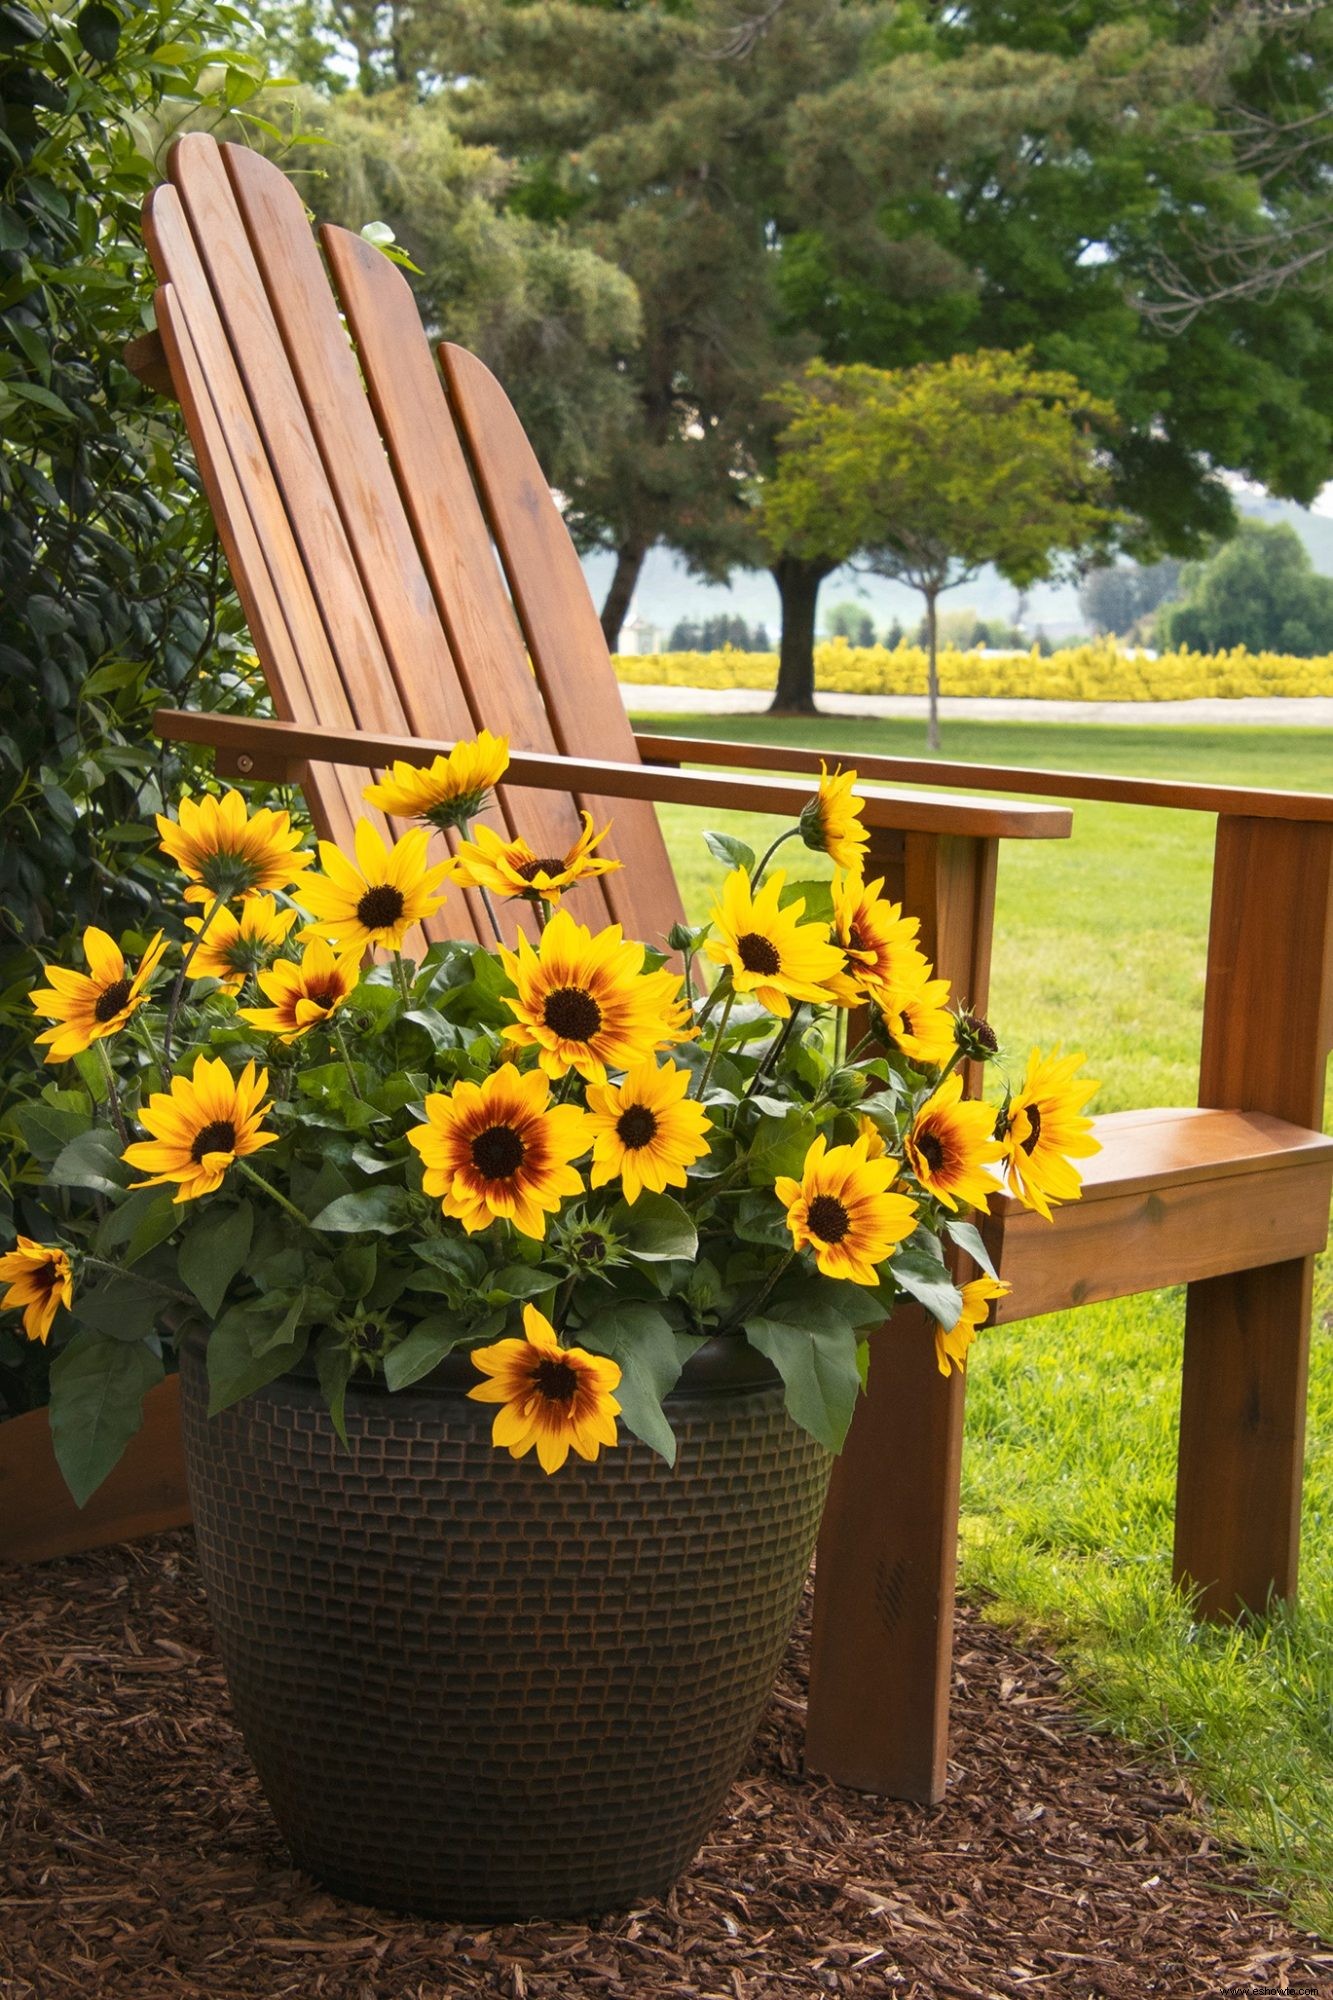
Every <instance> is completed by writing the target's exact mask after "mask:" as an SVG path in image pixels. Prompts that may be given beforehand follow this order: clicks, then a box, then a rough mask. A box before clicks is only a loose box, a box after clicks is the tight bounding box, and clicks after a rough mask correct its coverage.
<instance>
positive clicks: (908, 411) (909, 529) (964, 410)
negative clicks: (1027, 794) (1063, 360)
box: [759, 349, 1119, 749]
mask: <svg viewBox="0 0 1333 2000" xmlns="http://www.w3.org/2000/svg"><path fill="white" fill-rule="evenodd" d="M777 400H778V402H779V403H780V405H781V406H782V408H783V409H784V410H785V411H786V412H787V414H788V422H787V424H786V427H785V428H784V430H783V431H782V434H781V437H780V440H779V456H778V464H777V470H776V472H775V473H774V475H773V477H772V478H771V479H769V480H768V481H766V482H765V484H764V486H763V488H762V490H761V493H760V500H759V513H760V521H761V532H762V534H763V536H764V538H765V540H766V541H767V542H768V544H769V546H770V548H771V549H772V550H773V551H774V552H775V553H777V554H793V555H798V556H815V557H820V556H822V557H825V558H827V559H829V560H831V561H834V562H845V561H846V560H847V559H848V558H849V557H852V556H858V555H859V556H860V557H861V559H862V561H863V562H864V564H865V566H866V567H867V568H868V569H870V570H872V571H874V572H875V573H876V574H878V575H880V576H886V577H890V578H892V579H894V580H895V581H897V582H901V583H910V584H911V585H913V586H914V588H916V589H917V590H919V591H920V592H921V593H922V595H923V596H924V598H925V600H926V619H927V626H928V634H929V637H928V646H929V686H930V744H931V748H932V749H934V748H938V744H939V724H938V712H937V704H938V695H939V687H938V680H937V676H936V664H935V642H936V631H935V607H936V600H937V599H938V597H939V595H940V593H941V591H945V590H952V589H953V588H955V587H956V586H957V585H958V584H960V583H966V582H967V581H969V579H971V578H972V577H975V576H976V574H977V572H978V570H980V569H982V568H983V567H984V566H985V565H986V564H987V563H993V564H994V565H995V567H996V568H997V569H998V570H999V571H1000V573H1001V574H1002V575H1003V576H1005V577H1007V578H1008V580H1009V581H1010V582H1011V583H1013V584H1016V585H1018V586H1019V587H1020V588H1022V587H1023V586H1025V585H1027V584H1031V583H1035V582H1037V581H1038V580H1039V579H1040V578H1043V577H1048V576H1050V575H1052V574H1053V573H1054V571H1055V569H1056V567H1057V564H1058V561H1059V558H1060V556H1061V554H1062V553H1063V554H1066V555H1069V556H1071V557H1074V556H1079V555H1083V554H1086V553H1087V552H1089V551H1091V550H1096V549H1098V548H1104V547H1105V546H1106V545H1107V543H1108V542H1109V540H1110V539H1111V537H1112V535H1113V534H1114V532H1115V530H1116V528H1117V527H1118V525H1119V516H1118V515H1117V513H1116V511H1115V509H1114V507H1113V506H1112V505H1111V499H1112V480H1111V477H1110V475H1109V473H1108V471H1107V470H1106V468H1105V466H1104V465H1103V463H1102V462H1101V457H1100V454H1099V452H1098V449H1097V445H1096V440H1095V436H1094V431H1093V426H1094V425H1096V426H1098V427H1099V428H1103V429H1104V428H1105V427H1106V426H1107V424H1108V423H1109V421H1110V417H1111V413H1110V411H1109V410H1108V409H1107V408H1106V407H1105V405H1103V404H1100V403H1098V402H1097V401H1096V400H1095V399H1094V398H1093V397H1091V396H1089V395H1087V394H1086V393H1085V391H1083V390H1082V389H1081V388H1080V387H1079V385H1078V383H1077V382H1076V381H1075V380H1074V378H1073V376H1072V375H1068V374H1064V373H1061V372H1058V371H1053V370H1050V369H1038V368H1035V367H1033V366H1032V364H1031V360H1030V358H1029V357H1027V356H1025V355H1021V354H1004V353H996V352H992V351H990V350H986V349H983V350H982V351H980V352H979V353H976V354H971V355H955V356H954V358H953V359H952V360H951V361H947V362H923V363H921V364H919V365H918V366H917V367H915V368H908V369H897V370H885V369H876V368H868V367H865V366H853V367H847V368H832V367H829V366H828V364H827V363H824V362H813V363H812V364H811V365H810V367H809V368H808V369H807V370H806V373H805V376H804V378H803V379H802V380H801V381H800V382H799V383H796V384H793V385H791V386H790V387H789V388H787V389H785V390H783V391H782V392H781V393H780V394H779V396H778V398H777ZM801 692H802V691H801V690H800V689H793V690H792V691H791V693H790V694H789V693H788V691H787V690H785V689H784V687H783V685H782V681H781V678H780V679H779V686H778V695H777V701H776V703H775V706H786V705H787V702H788V701H789V700H790V699H791V698H792V696H795V698H796V701H795V705H800V695H801Z"/></svg>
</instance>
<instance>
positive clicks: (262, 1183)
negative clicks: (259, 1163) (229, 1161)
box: [236, 1160, 318, 1234]
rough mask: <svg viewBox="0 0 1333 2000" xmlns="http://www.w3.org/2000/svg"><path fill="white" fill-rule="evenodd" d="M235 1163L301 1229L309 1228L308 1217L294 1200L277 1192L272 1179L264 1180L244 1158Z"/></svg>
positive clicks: (314, 1232)
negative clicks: (297, 1223) (289, 1199)
mask: <svg viewBox="0 0 1333 2000" xmlns="http://www.w3.org/2000/svg"><path fill="white" fill-rule="evenodd" d="M236 1164H237V1166H238V1167H239V1168H240V1170H241V1172H242V1173H243V1174H244V1175H245V1178H246V1179H247V1180H248V1181H253V1182H254V1184H255V1186H256V1187H258V1188H262V1189H263V1190H264V1193H265V1194H266V1195H269V1196H271V1198H272V1199H273V1200H274V1201H276V1202H277V1204H278V1207H279V1208H281V1209H285V1211H286V1212H287V1214H288V1215H290V1216H292V1217H294V1219H295V1220H296V1221H297V1222H299V1223H300V1225H301V1227H302V1229H311V1222H310V1217H309V1216H308V1215H302V1213H301V1211H300V1209H299V1208H298V1207H297V1206H296V1204H295V1202H291V1201H288V1199H287V1197H286V1195H285V1194H279V1192H278V1190H277V1188H275V1187H274V1185H273V1183H272V1181H266V1180H265V1179H264V1176H263V1175H262V1174H259V1173H256V1172H255V1170H254V1168H253V1167H252V1166H249V1165H248V1164H247V1163H246V1161H244V1160H237V1162H236ZM317 1233H318V1232H317V1231H313V1230H312V1234H317Z"/></svg>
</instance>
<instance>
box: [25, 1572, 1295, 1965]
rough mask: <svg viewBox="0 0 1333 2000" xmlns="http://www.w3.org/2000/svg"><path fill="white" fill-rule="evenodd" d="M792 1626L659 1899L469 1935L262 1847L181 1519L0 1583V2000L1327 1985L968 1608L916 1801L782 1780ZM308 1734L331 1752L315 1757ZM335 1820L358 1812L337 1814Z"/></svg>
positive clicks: (1150, 1777)
mask: <svg viewBox="0 0 1333 2000" xmlns="http://www.w3.org/2000/svg"><path fill="white" fill-rule="evenodd" d="M805 1659H806V1649H805V1637H804V1630H803V1629H802V1630H800V1631H798V1633H797V1635H796V1637H795V1639H794V1640H793V1643H792V1646H791V1649H790V1652H789V1655H788V1658H787V1662H786V1666H785V1668H784V1671H783V1674H782V1678H781V1681H780V1683H779V1686H778V1689H777V1692H776V1693H775V1695H774V1698H773V1701H772V1703H771V1704H770V1706H769V1710H768V1713H767V1715H766V1717H765V1720H764V1724H763V1728H762V1731H761V1733H760V1736H759V1739H758V1741H757V1742H756V1744H755V1747H754V1750H753V1752H752V1754H751V1757H750V1760H749V1763H748V1765H747V1768H746V1770H745V1773H744V1775H743V1776H742V1777H741V1779H740V1781H739V1782H738V1783H737V1785H736V1787H735V1789H734V1791H733V1792H732V1794H731V1797H730V1799H729V1801H728V1808H727V1812H726V1815H725V1817H724V1818H723V1820H722V1821H721V1822H720V1824H719V1825H718V1827H717V1828H716V1830H715V1831H714V1833H713V1835H712V1837H711V1838H710V1839H709V1841H708V1842H707V1844H706V1845H705V1847H704V1848H703V1850H702V1852H701V1853H700V1854H699V1856H698V1858H697V1859H696V1861H695V1862H694V1865H693V1866H692V1868H691V1869H690V1870H689V1872H688V1873H687V1874H686V1876H685V1877H684V1878H683V1879H682V1881H681V1882H680V1884H679V1885H678V1887H677V1889H676V1890H675V1892H674V1893H673V1894H672V1896H671V1897H670V1898H669V1900H668V1901H667V1902H666V1903H664V1904H659V1903H653V1904H650V1905H648V1906H646V1907H644V1908H642V1909H638V1910H635V1911H632V1912H630V1913H628V1914H626V1915H624V1916H620V1917H616V1918H612V1919H607V1920H604V1921H603V1922H601V1923H599V1924H594V1925H592V1926H582V1925H571V1924H561V1925H547V1924H528V1925H515V1926H507V1927H505V1928H503V1929H494V1930H489V1931H468V1930H465V1929H461V1928H449V1927H445V1926H442V1925H437V1924H429V1923H424V1922H421V1921H418V1920H415V1919H411V1918H404V1917H396V1916H385V1915H381V1914H379V1913H377V1912H375V1911H371V1910H366V1909H362V1908H360V1907H357V1906H353V1905H350V1904H345V1903H339V1902H337V1901H335V1900H334V1898H333V1897H331V1896H329V1895H327V1894H325V1893H324V1892H323V1891H322V1890H320V1889H319V1888H318V1887H317V1886H316V1885H315V1884H314V1883H313V1882H311V1881H310V1880H309V1879H308V1878H307V1877H305V1876H302V1875H300V1874H298V1873H297V1872H296V1871H295V1870H294V1869H293V1868H292V1867H291V1865H290V1863H289V1862H288V1861H287V1858H286V1856H285V1853H284V1850H283V1848H282V1845H281V1842H280V1840H279V1838H278V1835H277V1832H276V1830H275V1828H274V1826H273V1824H272V1822H271V1821H270V1819H269V1816H268V1812H267V1808H266V1807H265V1804H264V1801H263V1798H262V1796H261V1795H260V1792H259V1788H258V1786H257V1784H256V1782H255V1779H254V1778H253V1776H252V1775H251V1772H250V1768H249V1765H248V1763H247V1761H246V1756H245V1751H244V1748H243V1747H242V1744H241V1741H240V1738H239V1736H238V1734H237V1732H236V1730H235V1728H234V1726H233V1724H232V1721H231V1717H230V1713H229V1710H228V1705H227V1696H226V1691H225V1687H224V1684H223V1680H222V1675H221V1671H220V1669H219V1667H218V1665H217V1661H216V1658H215V1656H214V1651H213V1645H212V1639H211V1635H210V1632H209V1626H208V1620H207V1614H206V1611H205V1607H204V1598H203V1591H202V1588H201V1586H200V1582H199V1577H198V1572H197V1569H196V1566H195V1561H194V1551H193V1543H192V1540H191V1537H190V1535H189V1534H188V1533H180V1534H173V1535H160V1536H157V1537H155V1538H154V1539H153V1540H151V1541H148V1542H143V1543H139V1544H137V1545H135V1546H132V1547H125V1548H117V1549H108V1550H101V1551H98V1552H97V1553H95V1554H92V1555H86V1556H80V1557H76V1558H73V1559H71V1560H70V1561H67V1562H62V1563H52V1564H47V1565H45V1566H42V1567H37V1568H30V1569H10V1570H6V1571H3V1572H0V1689H2V1690H3V1716H2V1718H0V1996H3V2000H76V1996H77V2000H470V1996H482V1995H485V1996H499V2000H574V1996H578V2000H638V1996H644V2000H658V1997H659V1996H666V1995H673V1996H682V2000H794V1996H797V1995H801V1996H808V1995H821V1994H855V1995H902V1996H906V2000H991V1996H1004V2000H1016V1997H1017V1996H1020V1995H1043V1996H1044V1995H1051V1996H1056V1995H1058V1996H1061V2000H1131V1996H1132V2000H1139V1996H1141V1995H1146V1994H1164V1995H1169V1996H1170V2000H1194V1996H1204V1995H1209V1996H1212V1995H1228V1994H1247V1995H1253V1994H1286V1995H1289V1996H1309V1995H1333V1952H1331V1951H1329V1950H1326V1949H1323V1948H1321V1946H1320V1944H1319V1941H1318V1940H1317V1939H1315V1938H1313V1937H1311V1936H1309V1935H1307V1934H1304V1933H1301V1932H1298V1931H1297V1930H1295V1929H1293V1928H1292V1926H1291V1925H1290V1923H1289V1922H1288V1921H1286V1920H1284V1918H1283V1917H1282V1916H1281V1914H1280V1913H1279V1912H1278V1910H1277V1907H1276V1905H1275V1903H1274V1902H1273V1900H1272V1898H1271V1897H1265V1895H1264V1894H1263V1893H1262V1892H1261V1891H1260V1889H1259V1887H1258V1885H1257V1883H1256V1881H1255V1878H1254V1876H1253V1875H1252V1873H1251V1872H1250V1871H1248V1870H1247V1869H1246V1868H1245V1867H1244V1866H1243V1865H1242V1864H1241V1863H1239V1862H1238V1861H1237V1860H1236V1859H1234V1858H1232V1857H1230V1856H1228V1855H1227V1854H1225V1853H1224V1852H1219V1850H1218V1849H1217V1847H1216V1846H1215V1845H1214V1843H1213V1841H1212V1840H1211V1839H1210V1837H1209V1834H1208V1831H1207V1828H1206V1825H1205V1822H1204V1820H1203V1818H1202V1816H1201V1814H1200V1813H1199V1811H1198V1809H1197V1807H1196V1805H1195V1803H1194V1802H1193V1800H1192V1799H1191V1797H1190V1795H1189V1793H1188V1791H1187V1790H1186V1789H1185V1788H1184V1787H1183V1786H1182V1785H1181V1783H1180V1782H1179V1781H1178V1780H1177V1779H1176V1777H1174V1776H1173V1775H1172V1774H1170V1773H1164V1772H1162V1771H1159V1770H1154V1769H1151V1768H1149V1767H1147V1766H1145V1765H1142V1764H1138V1763H1135V1762H1132V1761H1131V1760H1130V1757H1129V1755H1128V1753H1127V1752H1126V1750H1125V1748H1124V1746H1123V1745H1121V1744H1119V1743H1118V1742H1116V1741H1115V1740H1114V1739H1111V1738H1109V1737H1105V1736H1097V1735H1093V1734H1090V1733H1089V1732H1088V1730H1087V1729H1086V1727H1085V1726H1084V1725H1082V1724H1081V1723H1080V1722H1078V1721H1077V1720H1076V1719H1075V1718H1074V1717H1073V1716H1072V1715H1071V1713H1070V1708H1069V1697H1068V1695H1067V1693H1066V1692H1065V1691H1064V1689H1063V1687H1062V1683H1061V1676H1060V1671H1059V1668H1058V1667H1057V1665H1056V1663H1055V1662H1054V1661H1053V1660H1051V1659H1050V1658H1048V1657H1047V1656H1045V1655H1044V1654H1042V1653H1039V1652H1032V1651H1025V1650H1021V1649H1020V1648H1019V1646H1018V1645H1017V1644H1016V1643H1015V1641H1014V1640H1013V1639H1012V1637H1010V1636H1008V1635H1006V1634H1004V1633H1002V1632H1000V1631H998V1630H997V1629H995V1628H994V1627H993V1626H991V1625H989V1624H987V1623H986V1622H984V1621H983V1620H982V1619H981V1618H980V1617H979V1616H977V1614H976V1613H975V1612H969V1611H967V1610H964V1612H963V1615H962V1620H961V1626H960V1631H959V1635H958V1643H957V1649H956V1662H957V1669H956V1686H955V1711H954V1714H955V1728H954V1764H953V1769H952V1779H951V1783H950V1787H949V1791H948V1794H947V1797H946V1800H945V1802H944V1804H943V1805H941V1806H938V1807H935V1808H933V1809H929V1810H926V1809H921V1808H918V1807H912V1806H908V1805H902V1804H896V1803H893V1802H886V1801H883V1800H879V1799H873V1798H868V1797H865V1796H862V1795H860V1794H858V1793H855V1792H849V1791H845V1790H842V1789H841V1788H839V1787H837V1786H834V1785H830V1784H827V1783H825V1782H823V1781H821V1780H818V1779H815V1778H808V1777H806V1776H804V1775H803V1772H802V1767H801V1725H802V1715H803V1709H804V1698H805V1680H804V1675H805ZM335 1754H336V1753H335ZM349 1803H350V1806H351V1809H352V1810H355V1802H354V1801H351V1802H349Z"/></svg>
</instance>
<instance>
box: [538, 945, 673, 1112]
mask: <svg viewBox="0 0 1333 2000" xmlns="http://www.w3.org/2000/svg"><path fill="white" fill-rule="evenodd" d="M643 952H644V948H643V946H642V945H641V944H635V943H633V942H632V941H631V940H629V939H626V938H625V937H623V936H622V935H621V929H620V925H619V924H608V925H607V927H606V929H605V930H602V931H599V932H598V933H597V935H596V937H594V936H593V935H592V933H591V931H589V929H588V928H587V926H586V925H585V924H576V923H575V921H574V919H573V918H572V917H571V916H570V914H569V912H568V911H567V910H557V912H556V914H555V915H554V916H553V917H552V919H551V921H550V923H549V924H547V926H546V928H545V930H544V931H543V932H542V935H541V941H540V943H539V945H538V947H537V949H536V950H535V951H534V950H533V947H532V945H531V943H530V942H529V940H528V939H527V938H525V937H521V938H520V939H519V941H518V950H517V951H506V950H505V949H504V947H503V946H501V947H500V958H501V961H502V963H503V965H504V969H505V971H506V972H507V973H508V974H509V977H510V978H511V979H512V981H513V982H514V987H515V997H514V998H512V999H510V998H508V996H506V1000H505V1004H506V1006H508V1007H511V1008H512V1009H513V1011H514V1013H515V1015H516V1016H517V1019H516V1020H515V1021H514V1022H513V1023H512V1024H511V1026H509V1027H507V1028H506V1029H505V1031H504V1032H505V1038H506V1040H508V1041H511V1042H518V1043H520V1044H522V1045H524V1046H530V1045H531V1044H533V1043H536V1045H537V1049H538V1052H539V1053H538V1057H537V1060H538V1062H539V1063H540V1064H541V1067H542V1068H543V1069H544V1070H545V1071H546V1073H547V1075H548V1076H557V1077H558V1076H564V1075H565V1073H566V1072H567V1071H568V1070H571V1069H576V1070H577V1071H578V1073H579V1075H580V1076H582V1077H584V1078H586V1080H587V1081H588V1082H589V1083H605V1081H606V1072H607V1069H608V1067H609V1068H611V1069H632V1068H633V1067H634V1066H635V1065H636V1064H638V1063H641V1062H643V1061H644V1060H645V1059H646V1058H647V1057H648V1056H649V1055H651V1054H652V1052H653V1050H654V1049H655V1048H658V1047H659V1046H661V1043H662V1039H663V1037H664V1035H665V1036H667V1037H668V1038H669V1037H670V1035H671V1034H672V1032H673V1028H672V1017H673V1011H674V1010H676V1003H677V1000H678V996H679V992H680V978H679V975H678V974H676V973H674V972H665V971H661V972H644V970H643Z"/></svg>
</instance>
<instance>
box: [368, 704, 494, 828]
mask: <svg viewBox="0 0 1333 2000" xmlns="http://www.w3.org/2000/svg"><path fill="white" fill-rule="evenodd" d="M508 768H509V738H508V737H507V736H492V735H491V732H490V730H489V729H483V730H482V732H481V734H480V736H478V737H477V738H476V739H475V741H473V742H471V743H455V745H454V747H453V749H452V750H451V751H450V752H449V753H448V755H447V756H444V757H437V758H436V759H435V762H434V763H433V764H430V765H428V766H427V767H426V768H425V769H423V768H422V767H421V765H419V764H395V765H394V766H393V768H392V770H391V771H390V772H389V775H388V777H387V778H382V779H381V780H380V782H379V783H378V784H376V785H367V786H366V789H365V790H364V792H362V794H361V796H362V798H363V799H364V800H365V801H366V803H367V805H372V806H378V807H379V809H380V811H381V812H385V813H394V814H396V815H397V816H398V818H400V819H424V820H429V822H430V824H431V825H432V826H435V827H438V828H439V829H440V831H441V833H443V832H444V830H445V828H446V827H451V826H466V825H467V823H468V821H469V820H471V819H475V818H476V817H477V814H478V813H479V812H482V811H484V810H485V808H486V806H488V805H489V804H490V794H491V791H492V790H493V788H494V787H495V786H496V785H498V784H499V782H500V780H501V778H502V777H503V776H504V774H505V772H506V771H507V770H508Z"/></svg>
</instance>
